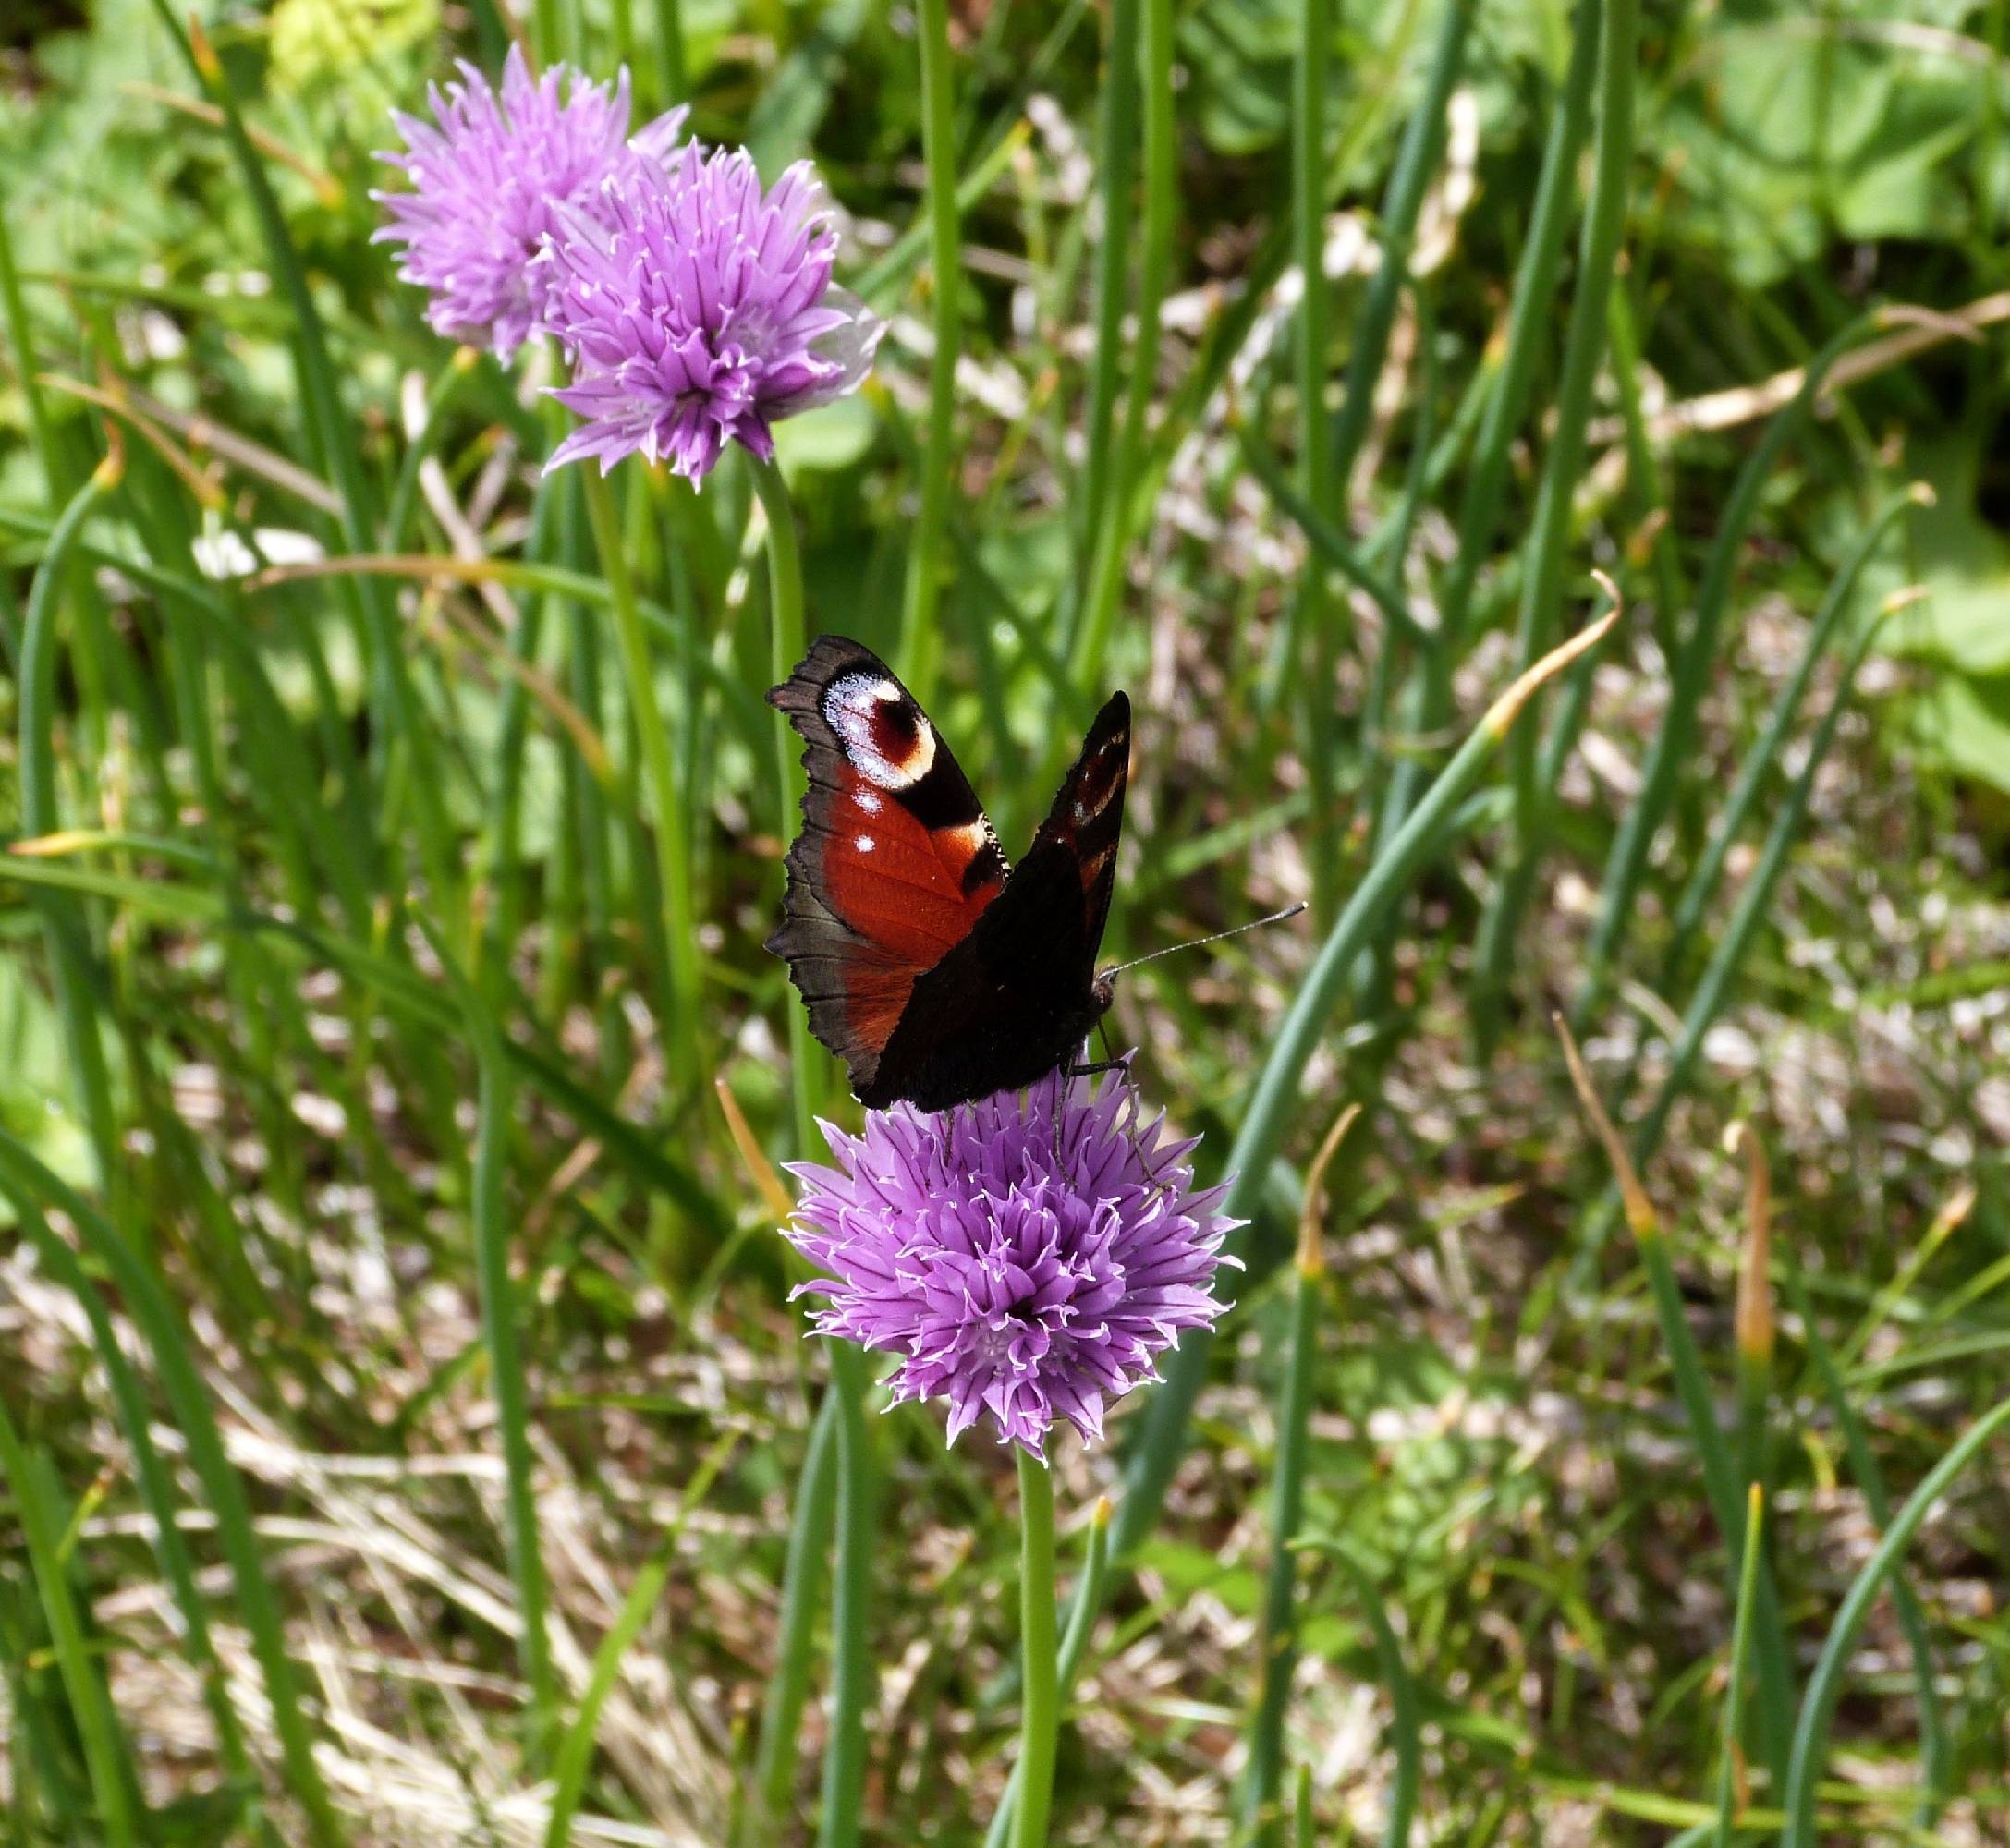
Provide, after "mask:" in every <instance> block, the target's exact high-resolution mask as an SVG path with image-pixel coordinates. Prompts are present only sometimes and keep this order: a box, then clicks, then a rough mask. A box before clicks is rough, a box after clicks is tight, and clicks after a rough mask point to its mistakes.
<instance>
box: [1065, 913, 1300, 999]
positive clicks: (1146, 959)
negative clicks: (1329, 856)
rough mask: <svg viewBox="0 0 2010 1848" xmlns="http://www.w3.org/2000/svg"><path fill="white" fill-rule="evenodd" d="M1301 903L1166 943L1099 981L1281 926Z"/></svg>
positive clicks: (1103, 974)
mask: <svg viewBox="0 0 2010 1848" xmlns="http://www.w3.org/2000/svg"><path fill="white" fill-rule="evenodd" d="M1304 909H1305V906H1304V905H1303V903H1302V902H1301V903H1299V904H1297V905H1287V906H1285V908H1284V909H1283V910H1282V911H1273V912H1272V913H1271V915H1270V916H1269V917H1268V918H1250V920H1249V922H1248V923H1247V924H1236V925H1233V926H1231V927H1230V928H1229V929H1228V930H1216V931H1214V932H1212V934H1211V935H1209V936H1205V937H1189V938H1188V940H1187V941H1186V942H1184V943H1168V944H1167V945H1166V946H1165V948H1164V949H1163V950H1154V951H1152V953H1151V954H1150V955H1149V956H1133V957H1132V958H1131V960H1130V961H1129V962H1127V963H1119V964H1117V966H1116V967H1115V968H1112V969H1104V970H1103V972H1102V978H1101V979H1102V980H1103V981H1108V980H1110V979H1112V978H1113V977H1115V976H1120V975H1122V974H1123V973H1124V971H1125V970H1126V969H1135V968H1139V967H1143V965H1145V964H1146V963H1155V962H1157V961H1158V959H1159V958H1160V957H1161V956H1171V955H1176V954H1178V953H1179V952H1180V951H1181V950H1198V949H1199V948H1200V946H1201V945H1202V944H1203V943H1219V942H1221V941H1222V940H1223V938H1224V937H1239V936H1241V935H1242V933H1243V932H1244V931H1245V930H1261V929H1262V928H1263V927H1264V925H1266V924H1282V923H1283V922H1284V921H1285V918H1296V917H1297V915H1298V913H1299V912H1301V911H1303V910H1304Z"/></svg>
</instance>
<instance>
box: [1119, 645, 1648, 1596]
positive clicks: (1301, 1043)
mask: <svg viewBox="0 0 2010 1848" xmlns="http://www.w3.org/2000/svg"><path fill="white" fill-rule="evenodd" d="M1614 620H1615V617H1614V616H1612V615H1608V616H1606V617H1604V618H1603V619H1602V621H1600V622H1597V623H1593V624H1592V625H1590V626H1589V627H1587V628H1585V629H1583V630H1580V631H1579V632H1578V634H1577V635H1576V636H1574V637H1572V638H1571V639H1570V640H1569V641H1567V642H1565V644H1564V645H1563V646H1562V647H1561V648H1559V649H1556V650H1553V652H1552V653H1551V654H1549V655H1547V656H1545V657H1544V658H1543V659H1542V660H1541V661H1540V662H1538V663H1536V664H1535V665H1534V666H1533V667H1531V668H1530V669H1529V671H1528V672H1527V673H1526V674H1524V675H1521V676H1520V677H1519V678H1517V680H1516V681H1515V682H1514V684H1513V685H1512V686H1510V687H1508V689H1507V690H1506V691H1505V692H1504V693H1503V694H1502V695H1501V697H1500V698H1499V699H1496V700H1495V701H1494V702H1493V704H1492V706H1490V707H1489V708H1488V709H1487V711H1486V713H1485V714H1484V716H1483V717H1482V718H1481V719H1480V723H1478V724H1477V725H1475V726H1474V727H1473V729H1472V731H1471V733H1470V734H1469V735H1468V737H1467V739H1466V741H1465V742H1464V743H1463V744H1462V745H1460V747H1459V748H1458V749H1457V751H1456V752H1455V753H1454V755H1453V757H1452V760H1451V761H1450V762H1449V763H1447V764H1446V765H1445V766H1444V769H1443V770H1442V771H1440V772H1438V776H1437V779H1436V781H1435V782H1433V783H1432V784H1431V787H1430V788H1429V789H1428V790H1426V791H1425V793H1424V796H1423V799H1422V800H1421V801H1419V803H1418V805H1417V808H1415V810H1414V811H1413V812H1412V813H1411V815H1410V817H1409V819H1408V821H1406V822H1405V823H1404V824H1403V826H1402V828H1401V829H1400V830H1399V831H1398V833H1397V834H1396V836H1395V839H1394V840H1393V841H1391V842H1390V844H1389V845H1388V847H1387V848H1386V849H1385V850H1384V851H1383V854H1382V855H1381V856H1380V857H1378V858H1377V859H1376V860H1375V862H1374V863H1373V865H1371V866H1370V868H1369V869H1368V870H1367V872H1366V873H1365V874H1364V875H1363V876H1362V879H1361V882H1360V884H1359V885H1358V886H1357V887H1356V888H1355V891H1354V895H1353V897H1352V898H1351V899H1349V900H1348V902H1347V906H1346V909H1345V910H1344V911H1342V912H1341V914H1340V916H1339V918H1337V919H1336V920H1335V921H1334V927H1333V930H1331V932H1329V933H1328V935H1327V938H1326V941H1325V942H1324V943H1323V944H1322V946H1321V949H1320V952H1319V954H1318V956H1317V957H1316V958H1315V959H1314V960H1313V963H1312V967H1310V969H1309V970H1307V972H1306V975H1305V979H1304V980H1303V981H1302V982H1300V983H1299V985H1298V991H1297V995H1296V996H1295V997H1294V998H1293V1000H1292V1003H1291V1006H1290V1008H1289V1010H1288V1011H1287V1012H1286V1014H1285V1017H1284V1020H1283V1021H1282V1023H1281V1024H1280V1025H1279V1027H1278V1029H1277V1035H1276V1038H1275V1039H1273V1040H1272V1042H1271V1048H1270V1052H1269V1053H1268V1055H1267V1056H1266V1057H1265V1059H1264V1062H1263V1069H1262V1070H1261V1072H1260V1073H1259V1074H1258V1076H1257V1080H1256V1086H1255V1088H1254V1090H1253V1091H1252V1093H1251V1094H1250V1098H1249V1107H1248V1109H1247V1110H1246V1111H1245V1112H1243V1118H1242V1127H1241V1129H1240V1130H1239V1131H1238V1132H1237V1134H1236V1142H1235V1146H1234V1148H1233V1149H1231V1150H1230V1151H1229V1156H1228V1161H1227V1168H1228V1172H1229V1173H1230V1174H1231V1175H1232V1176H1233V1177H1234V1178H1233V1180H1232V1181H1231V1182H1230V1185H1229V1190H1228V1195H1227V1198H1225V1199H1224V1202H1223V1206H1222V1210H1223V1211H1224V1212H1225V1213H1228V1214H1230V1215H1231V1216H1233V1217H1235V1218H1238V1219H1249V1218H1253V1217H1254V1216H1255V1213H1256V1211H1257V1210H1258V1208H1259V1206H1260V1204H1261V1200H1262V1197H1263V1191H1264V1188H1265V1186H1266V1185H1267V1184H1268V1181H1269V1175H1270V1165H1271V1162H1272V1161H1273V1159H1274V1158H1275V1156H1276V1153H1277V1149H1278V1147H1279V1145H1280V1144H1281V1143H1282V1142H1283V1140H1284V1136H1285V1127H1286V1125H1288V1124H1289V1122H1290V1120H1291V1117H1292V1114H1293V1112H1294V1111H1295V1110H1296V1108H1297V1103H1298V1101H1299V1098H1300V1094H1301V1081H1302V1079H1303V1078H1304V1076H1305V1068H1306V1066H1307V1064H1309V1063H1310V1060H1311V1057H1312V1054H1313V1052H1314V1051H1316V1050H1317V1048H1318V1046H1319V1042H1320V1040H1321V1039H1322V1037H1323V1035H1324V1033H1325V1030H1326V1024H1327V1022H1328V1020H1329V1019H1330V1018H1331V1017H1332V1015H1333V1013H1334V1009H1335V1008H1336V1007H1338V1006H1339V1004H1340V1002H1341V1000H1342V997H1343V996H1344V994H1345V992H1346V984H1347V979H1348V975H1349V972H1350V971H1351V970H1352V969H1353V967H1354V965H1355V963H1356V961H1357V960H1358V957H1359V956H1360V954H1361V953H1362V951H1363V950H1365V949H1366V948H1367V947H1368V945H1369V944H1370V942H1373V940H1374V935H1375V932H1376V931H1377V930H1380V929H1381V928H1382V924H1383V920H1384V919H1385V918H1387V917H1388V915H1389V913H1390V912H1391V911H1392V910H1393V909H1394V908H1395V905H1396V904H1397V902H1398V901H1399V900H1400V899H1401V898H1403V896H1404V895H1405V894H1407V892H1408V891H1409V889H1410V886H1411V885H1412V883H1413V882H1414V881H1415V880H1416V878H1417V876H1418V874H1419V872H1421V871H1422V870H1423V869H1424V867H1425V866H1426V865H1428V864H1429V863H1430V861H1431V859H1432V858H1433V857H1435V856H1436V855H1437V854H1438V853H1439V852H1440V851H1441V850H1442V849H1443V848H1444V845H1445V843H1446V842H1447V840H1449V838H1450V837H1451V835H1452V833H1453V832H1454V829H1455V826H1456V821H1457V818H1458V816H1459V814H1460V811H1461V808H1462V807H1463V805H1464V803H1465V800H1466V797H1467V796H1469V795H1470V794H1471V793H1472V791H1473V788H1474V785H1475V784H1478V782H1479V781H1480V772H1481V771H1482V770H1484V768H1485V767H1486V763H1487V760H1488V759H1489V758H1490V757H1492V753H1493V751H1494V748H1496V747H1497V746H1498V745H1499V743H1500V742H1501V740H1502V738H1503V737H1504V736H1507V734H1508V733H1509V732H1510V731H1511V730H1512V728H1513V726H1514V723H1515V720H1516V717H1517V714H1518V713H1519V712H1520V711H1521V710H1522V708H1523V706H1524V705H1525V704H1526V703H1527V702H1528V700H1529V698H1530V697H1531V696H1532V695H1533V694H1534V693H1535V692H1536V690H1537V689H1538V688H1539V687H1541V685H1542V684H1543V682H1545V681H1546V680H1548V679H1549V678H1551V677H1552V676H1553V675H1556V674H1559V673H1561V672H1562V671H1563V670H1564V669H1565V668H1566V667H1567V666H1569V665H1570V663H1572V662H1573V661H1574V660H1576V659H1577V658H1578V656H1579V655H1581V654H1583V653H1585V652H1586V651H1587V650H1590V649H1592V648H1595V647H1597V646H1598V644H1599V643H1600V642H1601V641H1602V640H1603V639H1604V638H1605V637H1606V636H1607V635H1608V634H1609V633H1610V632H1611V629H1612V626H1613V624H1614ZM1239 1243H1240V1241H1239V1240H1236V1241H1231V1244H1232V1246H1233V1245H1239ZM1213 1341H1214V1337H1213V1335H1212V1332H1204V1331H1199V1330H1195V1331H1190V1332H1189V1333H1188V1336H1187V1338H1186V1339H1185V1340H1184V1341H1182V1342H1181V1343H1180V1344H1179V1346H1178V1348H1177V1350H1176V1352H1175V1353H1174V1355H1173V1356H1172V1359H1171V1360H1170V1361H1169V1362H1168V1364H1167V1366H1166V1368H1165V1378H1164V1382H1163V1384H1162V1385H1161V1386H1160V1387H1159V1388H1158V1390H1157V1392H1154V1393H1153V1395H1152V1399H1151V1408H1150V1410H1149V1411H1148V1412H1147V1413H1146V1414H1145V1421H1144V1429H1143V1431H1142V1433H1141V1434H1140V1437H1139V1445H1138V1448H1137V1450H1136V1452H1135V1453H1133V1455H1132V1457H1131V1461H1130V1465H1129V1467H1128V1469H1127V1472H1126V1477H1125V1494H1124V1501H1123V1505H1122V1507H1120V1508H1119V1509H1118V1510H1117V1517H1116V1526H1115V1531H1114V1532H1113V1533H1112V1534H1111V1536H1110V1550H1111V1553H1112V1555H1113V1556H1114V1557H1115V1558H1116V1559H1118V1560H1122V1559H1125V1558H1127V1557H1128V1555H1129V1554H1130V1553H1131V1552H1133V1551H1134V1550H1136V1548H1137V1547H1138V1546H1139V1543H1140V1542H1141V1541H1142V1540H1143V1539H1144V1538H1145V1536H1146V1535H1147V1534H1149V1533H1150V1532H1151V1526H1152V1524H1153V1523H1154V1522H1155V1521H1156V1520H1157V1518H1158V1513H1159V1506H1160V1504H1161V1502H1162V1501H1163V1500H1164V1497H1165V1489H1166V1485H1167V1484H1168V1483H1169V1482H1170V1481H1171V1480H1172V1476H1173V1471H1174V1469H1175V1468H1176V1466H1177V1465H1178V1462H1179V1458H1180V1453H1181V1452H1182V1451H1183V1450H1184V1449H1185V1447H1186V1440H1187V1425H1188V1419H1189V1418H1190V1417H1191V1416H1192V1414H1193V1404H1194V1401H1195V1399H1196V1398H1198V1397H1199V1395H1200V1385H1201V1382H1202V1381H1203V1380H1205V1379H1206V1377H1207V1368H1208V1360H1209V1356H1210V1355H1211V1354H1212V1351H1213Z"/></svg>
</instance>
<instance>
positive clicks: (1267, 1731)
mask: <svg viewBox="0 0 2010 1848" xmlns="http://www.w3.org/2000/svg"><path fill="white" fill-rule="evenodd" d="M1360 1113H1361V1107H1360V1105H1358V1104H1353V1103H1350V1104H1348V1105H1347V1107H1346V1109H1345V1110H1343V1111H1342V1112H1340V1114H1339V1116H1338V1117H1337V1118H1335V1119H1334V1125H1333V1127H1332V1128H1331V1129H1330V1130H1328V1131H1327V1132H1326V1139H1325V1141H1324V1142H1322V1144H1321V1145H1320V1149H1319V1153H1318V1154H1317V1155H1315V1156H1314V1157H1313V1158H1312V1165H1311V1166H1310V1168H1308V1169H1307V1170H1306V1173H1305V1203H1304V1206H1303V1207H1302V1208H1301V1209H1300V1211H1299V1216H1298V1252H1297V1282H1296V1287H1295V1289H1294V1291H1293V1295H1292V1307H1291V1344H1290V1348H1289V1350H1288V1352H1287V1354H1286V1356H1285V1377H1284V1383H1283V1386H1282V1388H1281V1389H1280V1391H1279V1393H1278V1399H1277V1461H1276V1466H1275V1473H1274V1475H1273V1478H1272V1483H1271V1533H1270V1547H1271V1552H1270V1574H1269V1579H1268V1581H1267V1584H1266V1586H1265V1589H1264V1598H1263V1627H1262V1630H1261V1633H1260V1637H1261V1643H1260V1647H1261V1650H1262V1659H1261V1661H1262V1666H1261V1671H1260V1672H1259V1675H1258V1695H1257V1707H1256V1717H1255V1719H1254V1720H1252V1721H1251V1722H1250V1726H1249V1769H1248V1770H1247V1772H1246V1773H1245V1774H1244V1778H1243V1788H1242V1816H1243V1820H1244V1823H1245V1824H1246V1825H1247V1826H1249V1827H1250V1828H1251V1829H1252V1830H1253V1838H1252V1839H1253V1840H1254V1841H1256V1842H1275V1841H1277V1840H1278V1839H1279V1836H1280V1834H1281V1832H1282V1829H1283V1818H1281V1817H1280V1816H1278V1815H1277V1814H1276V1813H1275V1810H1276V1805H1277V1800H1278V1784H1279V1781H1280V1779H1281V1778H1282V1776H1283V1773H1284V1759H1285V1708H1286V1707H1287V1705H1288V1704H1289V1701H1290V1697H1291V1677H1292V1671H1293V1670H1294V1669H1295V1668H1296V1667H1297V1590H1298V1575H1297V1551H1296V1550H1295V1549H1296V1547H1297V1538H1298V1523H1299V1522H1300V1520H1301V1519H1303V1517H1304V1512H1305V1465H1306V1453H1307V1450H1308V1448H1309V1447H1310V1425H1311V1414H1312V1382H1313V1375H1314V1373H1315V1371H1316V1370H1317V1368H1318V1364H1319V1305H1320V1297H1321V1295H1322V1292H1323V1288H1324V1284H1325V1279H1326V1260H1325V1257H1324V1254H1323V1253H1322V1250H1321V1248H1320V1222H1321V1220H1322V1217H1323V1215H1324V1210H1325V1198H1324V1196H1325V1181H1326V1170H1327V1168H1328V1167H1329V1166H1330V1165H1331V1163H1332V1161H1333V1158H1334V1154H1335V1153H1336V1152H1337V1151H1338V1149H1339V1147H1340V1144H1341V1142H1342V1141H1343V1140H1344V1139H1345V1137H1346V1133H1347V1131H1348V1130H1349V1129H1350V1128H1351V1127H1352V1126H1353V1124H1354V1120H1355V1118H1356V1117H1358V1115H1359V1114H1360Z"/></svg>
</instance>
